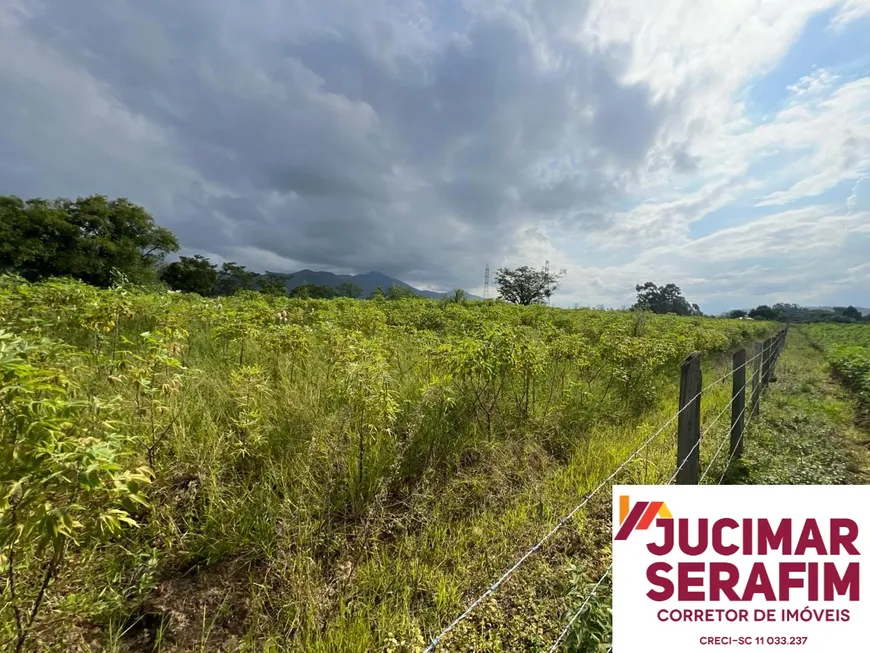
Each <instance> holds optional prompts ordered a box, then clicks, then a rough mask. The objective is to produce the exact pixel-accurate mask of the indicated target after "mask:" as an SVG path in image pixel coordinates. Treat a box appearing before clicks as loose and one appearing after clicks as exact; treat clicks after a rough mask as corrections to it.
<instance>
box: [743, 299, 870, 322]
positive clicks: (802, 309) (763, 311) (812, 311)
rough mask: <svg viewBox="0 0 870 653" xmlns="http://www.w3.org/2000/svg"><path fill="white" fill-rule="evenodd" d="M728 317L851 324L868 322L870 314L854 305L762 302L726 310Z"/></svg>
mask: <svg viewBox="0 0 870 653" xmlns="http://www.w3.org/2000/svg"><path fill="white" fill-rule="evenodd" d="M727 315H728V317H730V318H742V317H749V318H753V319H758V320H772V321H774V322H793V323H809V322H836V323H841V324H852V323H856V322H870V314H868V315H862V314H861V311H859V310H858V309H857V308H855V307H854V306H834V307H832V308H830V309H827V308H809V307H807V306H800V305H798V304H784V303H779V304H774V305H773V306H768V305H767V304H762V305H760V306H756V307H755V308H753V309H750V310H744V309H735V310H733V311H729V312H728V314H727Z"/></svg>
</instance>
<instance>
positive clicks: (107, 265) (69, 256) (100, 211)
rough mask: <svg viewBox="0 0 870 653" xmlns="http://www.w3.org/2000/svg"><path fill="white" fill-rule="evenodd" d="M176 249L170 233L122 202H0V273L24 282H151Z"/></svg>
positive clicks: (82, 199) (85, 199) (1, 199)
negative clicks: (56, 278) (60, 279)
mask: <svg viewBox="0 0 870 653" xmlns="http://www.w3.org/2000/svg"><path fill="white" fill-rule="evenodd" d="M178 249H179V245H178V240H177V239H176V238H175V236H174V235H173V234H172V232H171V231H169V230H168V229H164V228H163V227H158V226H157V225H156V224H155V223H154V218H153V217H152V216H151V215H150V214H149V213H148V212H147V211H146V210H145V209H143V208H142V207H141V206H137V205H136V204H133V203H132V202H130V201H129V200H127V199H125V198H119V199H114V200H110V199H108V198H107V197H106V196H104V195H91V196H89V197H80V198H78V199H76V200H75V201H73V200H68V199H63V198H58V199H55V200H45V199H30V200H27V201H24V200H22V199H20V198H18V197H15V196H3V197H0V269H5V270H8V271H11V272H15V273H17V274H20V275H21V276H22V277H24V278H25V279H28V280H30V281H37V280H39V279H43V278H46V277H54V276H70V277H74V278H76V279H80V280H81V281H84V282H86V283H90V284H92V285H95V286H102V287H107V286H110V285H111V284H112V280H113V275H114V274H115V273H116V272H120V273H122V274H123V275H124V276H126V277H127V278H129V279H130V280H132V281H134V282H140V283H141V282H146V281H152V280H154V278H155V277H156V274H157V266H158V264H159V263H160V262H161V261H162V260H163V258H164V257H165V256H166V255H167V254H169V253H171V252H177V251H178Z"/></svg>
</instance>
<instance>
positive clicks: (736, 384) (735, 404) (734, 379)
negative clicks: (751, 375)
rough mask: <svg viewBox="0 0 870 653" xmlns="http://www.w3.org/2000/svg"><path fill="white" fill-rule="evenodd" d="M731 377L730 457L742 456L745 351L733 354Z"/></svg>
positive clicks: (744, 408)
mask: <svg viewBox="0 0 870 653" xmlns="http://www.w3.org/2000/svg"><path fill="white" fill-rule="evenodd" d="M732 369H733V370H734V372H733V374H732V375H731V457H732V458H740V457H741V456H742V455H743V421H744V419H743V413H744V412H745V410H746V350H745V349H739V350H737V351H735V352H734V357H733V359H732Z"/></svg>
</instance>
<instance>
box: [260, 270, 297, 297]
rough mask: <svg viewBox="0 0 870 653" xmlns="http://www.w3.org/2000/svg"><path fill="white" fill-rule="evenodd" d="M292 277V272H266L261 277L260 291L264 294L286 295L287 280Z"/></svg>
mask: <svg viewBox="0 0 870 653" xmlns="http://www.w3.org/2000/svg"><path fill="white" fill-rule="evenodd" d="M292 278H293V275H292V274H283V273H280V272H266V273H265V274H263V275H262V276H261V277H260V279H259V285H260V292H261V293H263V294H264V295H273V296H276V297H285V296H286V295H287V282H288V281H290V279H292Z"/></svg>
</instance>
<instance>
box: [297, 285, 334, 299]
mask: <svg viewBox="0 0 870 653" xmlns="http://www.w3.org/2000/svg"><path fill="white" fill-rule="evenodd" d="M290 296H291V297H295V298H297V299H332V298H333V297H335V291H334V290H333V289H332V288H330V287H329V286H321V285H319V284H316V283H308V282H305V283H303V284H302V285H299V286H296V287H295V288H294V289H293V290H291V291H290Z"/></svg>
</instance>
